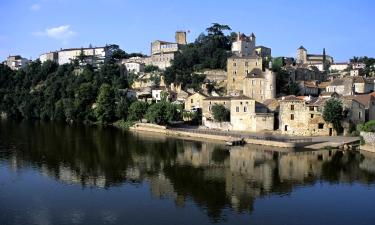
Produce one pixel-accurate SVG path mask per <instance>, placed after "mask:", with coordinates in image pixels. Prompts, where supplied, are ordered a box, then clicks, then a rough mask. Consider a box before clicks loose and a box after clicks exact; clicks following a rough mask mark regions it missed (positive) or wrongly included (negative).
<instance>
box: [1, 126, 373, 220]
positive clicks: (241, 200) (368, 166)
mask: <svg viewBox="0 0 375 225" xmlns="http://www.w3.org/2000/svg"><path fill="white" fill-rule="evenodd" d="M374 209H375V154H369V153H362V154H361V153H353V152H341V151H337V150H331V151H328V150H321V151H307V150H303V149H301V150H298V151H286V150H283V149H274V148H272V147H262V146H250V145H246V146H244V147H227V146H224V145H223V144H219V143H214V142H205V141H202V142H201V141H192V140H183V139H176V138H169V137H165V136H162V135H154V134H146V133H130V132H125V131H121V130H117V129H115V128H99V127H92V126H83V125H62V124H55V123H41V122H38V123H37V122H33V123H32V122H11V121H6V120H2V121H0V224H1V225H13V224H17V225H18V224H25V225H28V224H40V225H48V224H90V225H93V224H131V225H137V224H153V225H157V224H163V225H166V224H171V225H177V224H178V225H180V224H278V225H280V224H287V225H292V224H296V225H304V224H314V225H315V224H330V225H332V224H337V225H344V224H355V225H359V224H366V225H367V224H368V225H370V224H371V225H372V224H375V214H374Z"/></svg>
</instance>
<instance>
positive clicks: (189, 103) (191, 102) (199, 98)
mask: <svg viewBox="0 0 375 225" xmlns="http://www.w3.org/2000/svg"><path fill="white" fill-rule="evenodd" d="M206 98H207V95H205V94H202V93H199V92H196V93H194V94H192V95H190V96H189V97H187V98H186V100H185V110H186V111H192V110H196V109H201V108H202V107H203V100H205V99H206Z"/></svg>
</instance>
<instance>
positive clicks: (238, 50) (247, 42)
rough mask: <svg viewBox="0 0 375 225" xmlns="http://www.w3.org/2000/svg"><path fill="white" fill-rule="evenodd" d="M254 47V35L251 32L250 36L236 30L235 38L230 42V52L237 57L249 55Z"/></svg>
mask: <svg viewBox="0 0 375 225" xmlns="http://www.w3.org/2000/svg"><path fill="white" fill-rule="evenodd" d="M254 49H255V35H254V33H251V34H250V36H246V35H245V34H243V33H240V32H238V33H237V38H236V40H235V41H233V42H232V52H233V53H234V54H236V55H237V56H239V57H244V56H245V57H246V56H251V55H252V54H253V51H254Z"/></svg>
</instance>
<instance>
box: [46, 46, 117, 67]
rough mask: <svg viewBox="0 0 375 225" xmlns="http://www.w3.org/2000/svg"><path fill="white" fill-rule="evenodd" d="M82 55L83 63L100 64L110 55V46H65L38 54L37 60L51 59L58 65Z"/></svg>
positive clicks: (70, 61)
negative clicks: (65, 47)
mask: <svg viewBox="0 0 375 225" xmlns="http://www.w3.org/2000/svg"><path fill="white" fill-rule="evenodd" d="M80 56H84V60H85V63H89V64H100V63H103V62H104V61H105V60H108V59H109V58H110V57H111V56H112V49H111V46H110V45H108V46H104V47H88V48H67V49H61V50H59V51H56V52H49V53H44V54H42V55H40V57H39V60H40V61H41V62H45V61H47V60H52V61H55V62H57V63H58V64H59V65H63V64H66V63H72V62H73V61H74V60H76V59H79V57H80Z"/></svg>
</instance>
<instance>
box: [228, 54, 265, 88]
mask: <svg viewBox="0 0 375 225" xmlns="http://www.w3.org/2000/svg"><path fill="white" fill-rule="evenodd" d="M253 69H260V70H261V69H262V58H260V57H258V56H248V57H237V56H234V57H230V58H228V60H227V76H228V80H227V92H228V93H229V92H231V91H238V90H242V88H243V79H245V78H246V76H247V75H248V74H249V73H250V72H251V71H252V70H253Z"/></svg>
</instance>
